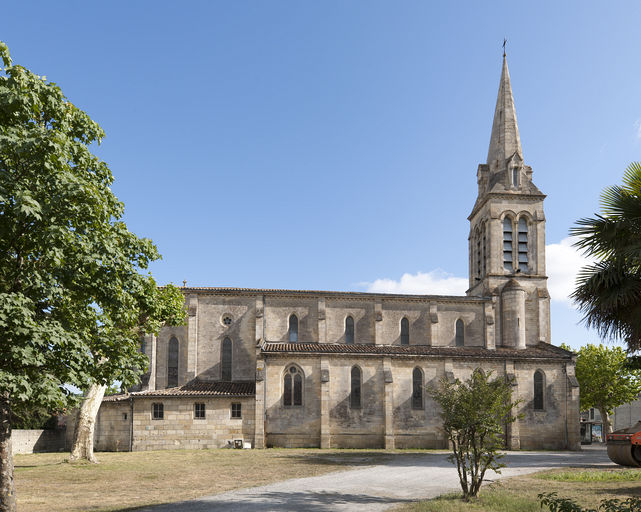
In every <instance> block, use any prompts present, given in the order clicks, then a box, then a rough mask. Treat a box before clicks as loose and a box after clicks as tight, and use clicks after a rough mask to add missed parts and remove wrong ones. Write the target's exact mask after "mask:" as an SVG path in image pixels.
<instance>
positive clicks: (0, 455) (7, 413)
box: [0, 396, 16, 512]
mask: <svg viewBox="0 0 641 512" xmlns="http://www.w3.org/2000/svg"><path fill="white" fill-rule="evenodd" d="M15 511H16V490H15V486H14V484H13V452H12V450H11V404H10V403H9V398H8V397H7V396H2V397H0V512H15Z"/></svg>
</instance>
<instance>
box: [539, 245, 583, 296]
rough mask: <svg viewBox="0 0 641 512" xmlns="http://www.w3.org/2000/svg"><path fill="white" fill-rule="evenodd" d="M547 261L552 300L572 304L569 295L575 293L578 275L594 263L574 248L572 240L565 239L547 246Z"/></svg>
mask: <svg viewBox="0 0 641 512" xmlns="http://www.w3.org/2000/svg"><path fill="white" fill-rule="evenodd" d="M545 260H546V265H547V274H548V290H549V291H550V297H551V298H552V300H556V301H559V302H565V303H566V304H568V305H571V304H572V301H571V300H570V298H569V295H570V294H571V293H572V292H573V291H574V287H575V284H576V275H577V273H578V272H579V270H581V267H584V266H586V265H588V264H590V263H591V262H592V260H591V259H590V258H586V257H585V256H583V255H582V254H581V253H580V252H578V251H577V250H576V249H575V248H574V247H572V239H571V238H570V237H568V238H564V239H563V240H561V242H560V243H558V244H550V245H546V246H545Z"/></svg>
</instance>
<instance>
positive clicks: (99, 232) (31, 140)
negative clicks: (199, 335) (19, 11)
mask: <svg viewBox="0 0 641 512" xmlns="http://www.w3.org/2000/svg"><path fill="white" fill-rule="evenodd" d="M0 59H1V60H2V69H1V70H0V340H1V345H0V511H2V512H7V511H14V510H15V508H16V499H15V491H14V485H13V458H12V454H11V418H12V411H13V414H20V413H21V412H22V411H24V410H25V409H33V408H34V407H43V408H46V409H48V410H61V409H62V408H64V407H67V406H70V405H73V403H74V400H75V397H74V396H73V394H72V393H71V391H70V390H69V388H68V387H67V386H65V384H72V385H74V386H76V387H78V388H81V389H88V387H89V386H90V385H91V384H92V383H98V384H100V385H108V384H111V383H112V382H113V381H114V380H119V381H121V382H122V383H123V385H125V386H129V385H131V384H133V383H134V382H135V381H136V379H137V377H138V375H139V373H140V372H141V370H142V369H143V368H145V364H146V360H145V357H144V356H143V355H142V354H141V353H140V351H139V344H140V333H141V332H143V331H144V332H153V331H154V330H155V329H156V328H158V325H159V323H160V322H161V321H163V320H164V319H163V318H161V317H162V315H163V314H165V313H167V312H166V311H165V312H164V313H163V311H162V309H163V308H164V307H165V306H164V305H158V303H157V302H158V301H157V299H158V297H159V294H161V293H162V292H161V290H159V289H158V287H157V286H156V283H155V282H154V281H153V279H152V278H151V276H150V275H149V274H142V273H141V272H143V271H145V270H146V269H147V267H148V265H149V263H150V262H151V261H153V260H155V259H157V258H159V254H158V251H157V249H156V247H155V246H154V245H153V243H152V241H151V240H149V239H144V238H138V237H137V236H136V235H134V234H133V233H130V232H129V231H128V230H127V227H126V226H125V224H124V223H123V222H122V221H121V220H120V219H121V217H122V214H123V208H124V207H123V205H122V203H120V202H119V201H118V199H117V198H116V197H115V196H114V194H113V193H112V192H111V188H110V187H111V184H112V182H113V178H112V175H111V172H110V171H109V168H108V166H107V164H106V163H105V162H103V161H101V160H100V159H99V158H97V157H96V156H94V155H93V154H92V153H91V152H90V150H89V146H90V145H91V144H93V143H100V141H101V139H102V137H103V136H104V133H103V131H102V129H101V128H100V127H99V126H98V124H97V123H95V122H94V121H92V120H91V119H90V118H89V116H88V115H87V114H86V113H85V112H83V111H81V110H80V109H78V108H77V107H76V106H74V105H73V104H72V103H71V102H70V101H69V100H68V99H67V98H66V97H65V96H64V95H63V93H62V91H61V90H60V88H59V87H58V86H57V85H56V84H55V83H52V82H48V81H47V80H46V79H45V78H44V77H40V76H37V75H35V74H34V73H32V72H31V71H29V70H27V69H25V68H23V67H22V66H18V65H13V64H12V61H11V58H10V55H9V51H8V48H7V46H6V45H5V44H4V43H2V42H0ZM170 316H171V315H170Z"/></svg>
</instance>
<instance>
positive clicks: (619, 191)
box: [570, 162, 641, 352]
mask: <svg viewBox="0 0 641 512" xmlns="http://www.w3.org/2000/svg"><path fill="white" fill-rule="evenodd" d="M576 224H577V225H576V227H574V228H573V229H571V230H570V233H571V234H572V235H574V236H577V237H579V239H578V241H577V242H576V243H575V244H574V245H575V246H576V247H578V248H579V249H582V250H583V252H584V253H585V254H586V255H588V256H593V257H595V258H596V259H597V260H598V261H597V263H594V264H592V265H589V266H587V267H584V268H583V269H581V271H580V272H579V275H578V277H577V287H576V290H575V291H574V293H573V294H572V298H573V299H574V301H575V303H576V304H577V305H578V307H579V309H580V310H581V311H582V312H583V314H584V320H585V322H586V324H587V325H588V327H593V328H595V329H596V330H597V331H598V332H599V334H600V335H601V336H602V337H603V338H615V339H616V338H618V339H622V340H623V341H625V343H626V344H627V346H628V350H629V351H630V352H633V351H635V350H639V349H641V164H640V163H638V162H633V163H631V164H630V165H629V166H628V168H627V169H626V172H625V174H624V175H623V184H622V185H615V186H612V187H609V188H607V189H605V191H604V192H603V194H602V196H601V214H596V215H595V217H594V218H584V219H580V220H579V221H577V223H576Z"/></svg>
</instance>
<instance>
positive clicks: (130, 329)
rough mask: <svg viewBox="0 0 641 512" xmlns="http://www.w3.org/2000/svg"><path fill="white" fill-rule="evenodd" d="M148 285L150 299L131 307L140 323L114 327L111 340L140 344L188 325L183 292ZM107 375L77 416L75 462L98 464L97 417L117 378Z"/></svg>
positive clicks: (90, 391) (96, 384) (93, 387)
mask: <svg viewBox="0 0 641 512" xmlns="http://www.w3.org/2000/svg"><path fill="white" fill-rule="evenodd" d="M136 276H137V277H136ZM131 277H133V278H140V277H142V278H144V277H145V276H140V275H139V274H136V273H133V274H131ZM146 284H150V285H151V286H150V288H149V289H148V290H147V291H146V293H144V294H143V295H142V296H141V298H144V299H146V300H145V301H144V302H142V301H137V302H135V303H134V304H133V305H132V306H130V307H137V308H138V311H137V312H136V313H133V314H132V318H134V319H136V320H135V321H134V322H130V323H129V324H127V325H126V326H123V325H117V326H112V327H111V328H109V329H108V330H107V333H106V334H105V335H106V336H107V337H109V338H111V339H119V338H121V337H125V338H127V339H128V341H129V342H130V343H136V342H137V341H139V340H140V339H141V338H142V337H143V336H144V335H145V334H148V333H154V334H158V331H159V330H160V328H161V327H162V326H163V325H164V324H169V325H174V326H175V325H181V324H183V323H184V318H185V311H184V305H185V298H184V296H183V294H182V292H181V291H180V290H179V289H178V288H177V287H175V286H173V285H168V286H165V287H163V288H161V289H158V288H157V287H156V286H155V283H154V282H153V280H149V279H148V283H146ZM129 313H130V314H131V313H132V312H131V310H129ZM101 327H103V326H101ZM107 364H108V361H107V360H105V359H103V360H101V361H99V362H98V367H101V366H103V365H107ZM145 369H146V366H144V367H143V368H138V369H137V370H138V371H137V375H136V378H137V377H138V376H139V375H140V374H141V373H142V372H143V371H144V370H145ZM134 370H135V368H134ZM98 371H101V369H100V368H95V369H94V372H98ZM107 372H111V373H107V375H105V376H103V378H102V380H97V381H94V382H92V383H91V385H90V386H89V388H88V389H87V390H86V391H85V394H84V399H83V401H82V404H81V406H80V408H79V409H78V411H77V413H76V422H75V425H74V434H73V441H72V446H71V456H70V460H71V461H76V460H80V459H84V460H88V461H89V462H94V463H95V462H98V461H97V459H96V457H95V455H94V452H93V438H94V427H95V425H96V417H97V415H98V410H99V409H100V404H101V403H102V399H103V397H104V395H105V392H106V391H107V387H108V385H107V382H109V381H107V380H105V378H109V376H111V378H112V379H115V378H117V376H116V374H115V373H114V372H113V370H110V369H109V368H108V369H107ZM112 382H113V380H112Z"/></svg>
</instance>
